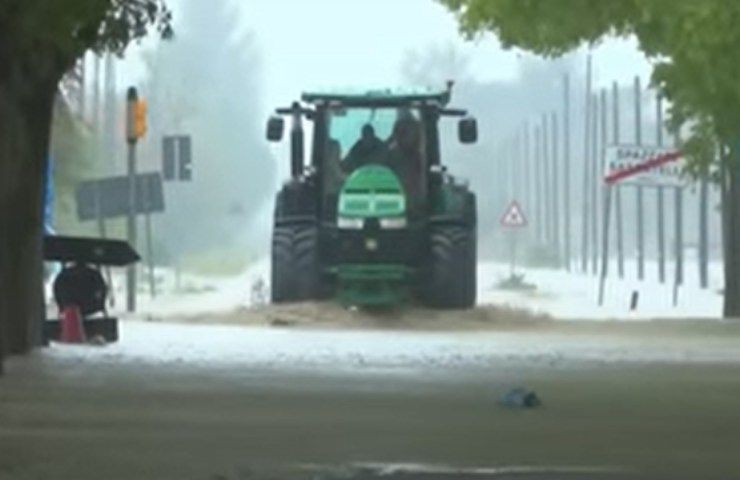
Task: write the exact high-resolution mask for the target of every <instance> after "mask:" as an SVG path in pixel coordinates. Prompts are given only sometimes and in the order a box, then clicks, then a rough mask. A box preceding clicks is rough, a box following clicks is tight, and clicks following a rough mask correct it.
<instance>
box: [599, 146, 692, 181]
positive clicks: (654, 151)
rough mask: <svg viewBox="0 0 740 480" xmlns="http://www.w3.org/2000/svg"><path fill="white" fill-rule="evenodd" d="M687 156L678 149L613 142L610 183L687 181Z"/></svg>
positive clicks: (608, 150) (608, 172)
mask: <svg viewBox="0 0 740 480" xmlns="http://www.w3.org/2000/svg"><path fill="white" fill-rule="evenodd" d="M683 166H684V163H683V155H682V154H681V152H679V151H678V150H676V149H675V148H669V147H650V146H638V145H610V146H608V147H607V148H606V172H605V176H604V181H605V182H606V183H608V184H614V183H619V184H631V185H642V186H656V187H658V186H668V187H670V186H674V187H679V186H683V185H684V184H685V180H684V178H683V177H682V176H681V173H682V172H683Z"/></svg>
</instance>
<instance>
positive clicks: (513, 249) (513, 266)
mask: <svg viewBox="0 0 740 480" xmlns="http://www.w3.org/2000/svg"><path fill="white" fill-rule="evenodd" d="M509 246H510V250H509V252H510V253H511V266H510V274H509V277H510V278H511V279H512V280H513V279H514V275H516V232H513V231H511V232H509Z"/></svg>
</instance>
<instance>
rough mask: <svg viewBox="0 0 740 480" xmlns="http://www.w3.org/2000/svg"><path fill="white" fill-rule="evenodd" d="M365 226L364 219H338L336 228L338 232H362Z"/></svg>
mask: <svg viewBox="0 0 740 480" xmlns="http://www.w3.org/2000/svg"><path fill="white" fill-rule="evenodd" d="M364 226H365V219H363V218H355V217H339V219H338V220H337V227H339V229H340V230H362V228H363V227H364Z"/></svg>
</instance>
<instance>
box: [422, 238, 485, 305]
mask: <svg viewBox="0 0 740 480" xmlns="http://www.w3.org/2000/svg"><path fill="white" fill-rule="evenodd" d="M430 242H431V245H430V256H431V258H430V263H429V270H428V271H427V276H426V288H425V289H424V290H425V292H424V293H425V297H426V298H425V300H426V303H427V304H428V305H429V306H431V307H435V308H446V309H464V308H472V307H474V306H475V298H476V290H477V280H476V264H477V248H476V232H475V228H470V227H461V226H457V225H444V226H435V227H432V231H431V238H430Z"/></svg>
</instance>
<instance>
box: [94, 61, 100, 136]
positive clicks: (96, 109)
mask: <svg viewBox="0 0 740 480" xmlns="http://www.w3.org/2000/svg"><path fill="white" fill-rule="evenodd" d="M93 74H94V75H95V78H94V79H93V98H92V124H93V128H94V129H95V131H97V132H100V131H101V128H100V127H101V126H100V55H99V54H97V53H94V54H93Z"/></svg>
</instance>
